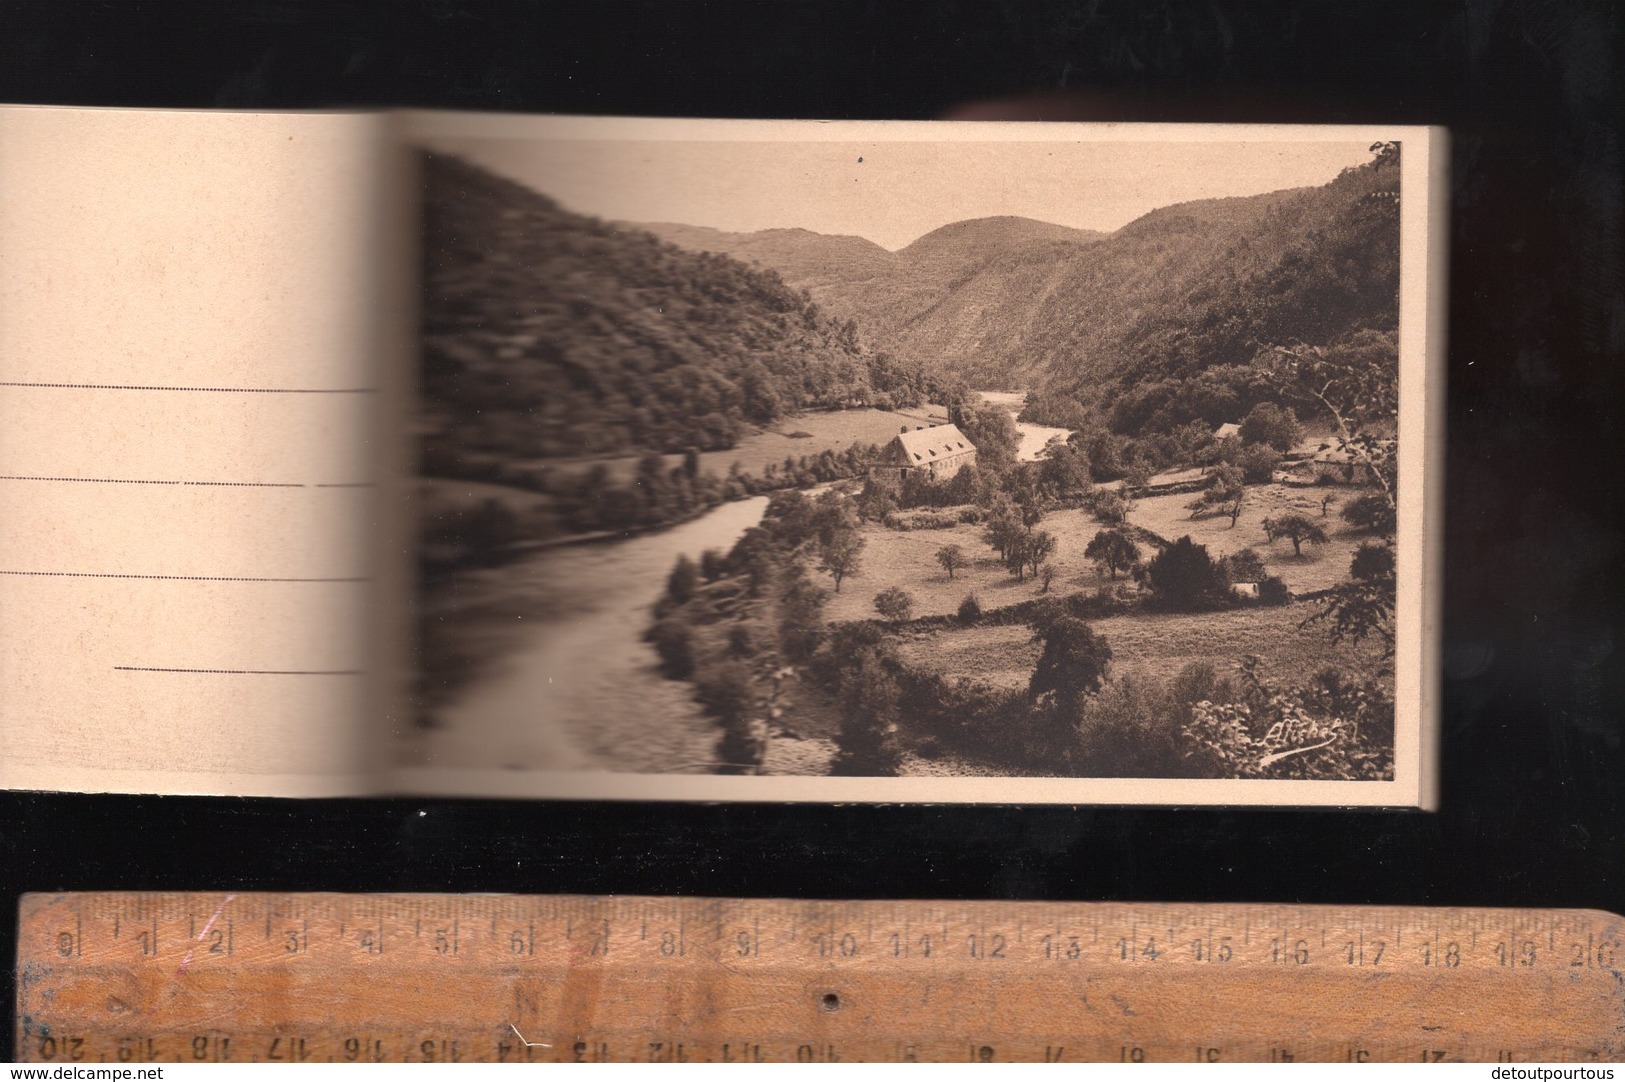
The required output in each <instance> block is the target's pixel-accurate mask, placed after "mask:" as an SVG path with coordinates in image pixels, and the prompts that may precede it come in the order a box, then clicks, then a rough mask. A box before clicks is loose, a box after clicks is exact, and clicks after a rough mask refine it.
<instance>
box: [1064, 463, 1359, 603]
mask: <svg viewBox="0 0 1625 1082" xmlns="http://www.w3.org/2000/svg"><path fill="white" fill-rule="evenodd" d="M1366 491H1368V490H1366V489H1363V488H1356V487H1353V486H1346V485H1338V486H1334V487H1328V488H1319V487H1317V488H1293V487H1289V486H1287V485H1279V484H1274V485H1248V486H1247V501H1246V503H1244V504H1242V507H1241V516H1240V517H1239V518H1238V519H1237V520H1236V524H1235V526H1234V527H1232V526H1231V525H1230V516H1229V515H1220V514H1204V515H1203V516H1202V517H1200V518H1192V517H1191V512H1190V509H1189V507H1188V506H1187V505H1188V504H1189V503H1190V502H1191V501H1192V500H1193V499H1195V496H1194V495H1192V494H1190V493H1185V494H1178V495H1168V496H1147V497H1142V498H1140V499H1137V500H1135V501H1134V508H1133V510H1131V511H1130V512H1129V515H1128V520H1129V522H1131V523H1133V524H1134V525H1136V526H1143V527H1144V528H1145V529H1147V530H1150V531H1151V532H1152V533H1154V534H1156V535H1158V536H1159V537H1163V538H1166V539H1167V540H1169V541H1175V540H1178V539H1179V538H1181V537H1183V536H1185V535H1186V534H1189V535H1190V536H1191V540H1193V541H1195V542H1196V543H1197V544H1199V545H1206V546H1207V550H1208V554H1209V555H1211V556H1212V557H1213V558H1214V559H1218V558H1219V557H1220V556H1229V555H1232V554H1234V553H1237V552H1240V551H1241V550H1242V549H1244V548H1250V549H1252V550H1253V551H1254V552H1256V553H1258V555H1259V557H1260V558H1261V559H1262V560H1263V561H1264V569H1265V571H1266V572H1268V573H1269V574H1271V575H1279V576H1280V577H1281V579H1282V580H1283V581H1284V582H1285V583H1286V585H1287V589H1289V590H1291V591H1292V592H1293V593H1295V594H1305V593H1309V592H1311V591H1314V590H1324V589H1327V588H1328V587H1331V586H1335V585H1337V584H1338V583H1339V582H1342V581H1344V580H1345V579H1347V578H1348V576H1349V561H1350V560H1351V559H1352V558H1353V556H1354V550H1355V549H1357V548H1359V546H1360V542H1362V541H1367V540H1370V538H1371V535H1370V534H1369V533H1367V532H1366V531H1364V530H1358V529H1353V528H1351V527H1349V525H1348V524H1347V523H1345V522H1344V521H1343V519H1342V517H1341V515H1340V511H1341V510H1342V508H1343V506H1344V505H1345V504H1346V503H1348V502H1349V501H1350V500H1353V499H1355V498H1356V497H1358V496H1360V495H1362V494H1363V493H1365V492H1366ZM1327 495H1335V496H1336V497H1337V502H1336V503H1333V504H1332V505H1331V506H1330V507H1329V508H1327V511H1326V515H1325V517H1322V516H1321V512H1320V501H1321V499H1322V497H1324V496H1327ZM1293 512H1296V513H1298V514H1301V515H1303V516H1304V517H1306V518H1308V519H1309V520H1310V521H1311V522H1313V523H1314V524H1315V525H1317V526H1319V527H1320V528H1321V529H1323V530H1325V531H1326V534H1327V536H1328V538H1329V539H1330V540H1329V541H1328V542H1327V543H1326V544H1324V545H1312V544H1310V543H1309V542H1307V541H1305V542H1304V544H1303V554H1302V555H1299V556H1295V555H1293V553H1292V542H1291V541H1288V540H1287V539H1286V538H1281V539H1280V540H1277V541H1273V542H1272V541H1270V540H1269V539H1268V538H1267V537H1266V536H1265V535H1264V520H1265V519H1266V518H1272V517H1273V518H1279V517H1281V516H1282V515H1285V514H1289V513H1293ZM1048 521H1049V520H1048V519H1046V520H1045V522H1046V526H1045V528H1046V529H1047V528H1048V526H1047V523H1048ZM1090 536H1093V535H1092V534H1091V535H1090ZM1086 543H1087V542H1086Z"/></svg>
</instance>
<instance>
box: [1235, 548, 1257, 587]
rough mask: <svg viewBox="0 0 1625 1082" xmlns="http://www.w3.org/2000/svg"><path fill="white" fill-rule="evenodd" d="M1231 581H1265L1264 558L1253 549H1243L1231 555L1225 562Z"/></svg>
mask: <svg viewBox="0 0 1625 1082" xmlns="http://www.w3.org/2000/svg"><path fill="white" fill-rule="evenodd" d="M1225 567H1226V570H1227V571H1228V572H1229V575H1230V581H1231V582H1263V581H1264V560H1263V557H1261V556H1259V555H1258V553H1256V552H1254V551H1253V550H1252V549H1242V550H1241V551H1240V552H1237V553H1234V554H1232V555H1231V557H1230V558H1229V560H1228V561H1226V564H1225Z"/></svg>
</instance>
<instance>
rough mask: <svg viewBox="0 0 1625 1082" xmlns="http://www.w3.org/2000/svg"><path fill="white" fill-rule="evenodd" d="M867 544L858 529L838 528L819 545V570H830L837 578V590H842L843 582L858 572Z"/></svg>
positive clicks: (837, 591) (838, 591)
mask: <svg viewBox="0 0 1625 1082" xmlns="http://www.w3.org/2000/svg"><path fill="white" fill-rule="evenodd" d="M865 544H867V542H866V541H864V539H863V537H862V535H860V534H859V533H858V532H857V531H856V530H850V529H847V530H838V531H836V532H835V533H834V534H833V535H831V537H830V539H829V540H828V541H826V542H823V543H821V544H820V545H819V546H818V557H819V560H818V570H820V571H824V572H828V573H829V574H830V575H831V576H832V577H833V578H834V579H835V592H836V593H840V592H841V582H842V580H844V579H846V578H847V577H849V576H851V575H856V574H857V573H858V567H859V563H860V560H859V557H860V556H861V555H862V553H863V547H864V545H865Z"/></svg>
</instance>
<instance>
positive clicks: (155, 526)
mask: <svg viewBox="0 0 1625 1082" xmlns="http://www.w3.org/2000/svg"><path fill="white" fill-rule="evenodd" d="M382 130H383V129H382V122H381V121H380V120H378V119H376V118H370V117H361V116H345V115H292V114H289V115H274V114H251V113H229V112H163V111H124V110H100V109H98V110H85V109H59V108H13V109H6V110H4V111H0V493H3V494H4V496H3V506H4V515H3V518H0V786H4V787H6V788H31V789H46V790H83V791H116V792H161V793H215V794H263V795H276V796H307V795H309V796H314V795H324V794H338V793H357V792H364V791H368V790H370V789H371V788H372V783H371V781H370V779H369V756H368V752H367V741H366V740H365V738H364V737H365V731H364V729H363V727H362V725H361V721H362V719H363V717H364V716H365V713H366V710H367V706H366V704H367V703H368V702H369V701H372V700H371V699H370V693H369V686H370V684H369V682H370V680H371V679H372V677H371V676H370V673H371V671H372V669H373V666H372V665H371V663H370V659H369V650H370V648H371V638H370V636H369V634H368V631H369V629H368V627H367V625H366V620H367V614H368V613H369V612H371V611H374V610H375V609H376V608H377V605H376V598H375V595H374V593H373V591H374V589H375V583H374V582H373V581H372V563H373V561H372V560H371V559H370V557H369V551H370V547H369V546H370V544H371V542H370V536H371V535H370V532H369V531H370V526H371V523H372V520H373V519H374V517H375V511H376V508H375V506H374V501H375V500H376V499H377V491H376V487H375V485H374V472H375V470H374V458H373V455H374V452H375V447H374V442H375V441H374V440H373V438H372V436H371V435H370V433H371V432H372V430H373V413H374V410H375V408H376V402H375V397H376V395H375V390H376V388H375V384H376V379H375V362H376V360H377V356H376V354H377V347H378V341H379V335H378V330H377V328H378V326H379V325H380V324H381V323H382V322H383V321H384V320H385V318H386V316H387V314H388V313H387V312H386V308H387V304H386V303H385V302H384V299H383V297H382V295H381V292H380V285H379V281H380V280H379V277H378V275H377V274H376V273H375V270H376V263H377V258H378V253H379V252H380V251H381V250H382V247H381V244H380V236H379V234H380V229H381V224H380V223H381V214H382V208H383V204H382V202H381V200H380V199H379V197H378V185H379V180H380V169H379V168H378V156H379V154H380V153H381V151H382V149H383V139H382V134H381V133H382Z"/></svg>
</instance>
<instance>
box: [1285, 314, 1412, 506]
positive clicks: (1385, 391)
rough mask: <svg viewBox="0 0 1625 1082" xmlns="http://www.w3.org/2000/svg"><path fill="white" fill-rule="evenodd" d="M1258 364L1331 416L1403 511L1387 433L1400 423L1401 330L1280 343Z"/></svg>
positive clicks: (1344, 441)
mask: <svg viewBox="0 0 1625 1082" xmlns="http://www.w3.org/2000/svg"><path fill="white" fill-rule="evenodd" d="M1257 367H1258V368H1259V370H1260V371H1261V372H1264V373H1265V374H1267V376H1268V377H1269V378H1270V379H1271V380H1272V381H1273V382H1274V383H1275V384H1276V385H1277V386H1278V387H1279V388H1280V389H1281V390H1282V391H1283V393H1286V394H1288V395H1291V396H1294V397H1296V398H1298V399H1299V400H1301V401H1303V402H1305V403H1307V404H1309V405H1311V406H1312V407H1313V408H1316V409H1319V410H1323V411H1324V412H1325V413H1326V414H1327V415H1328V416H1330V417H1331V419H1332V421H1333V423H1334V424H1336V426H1337V445H1338V448H1339V449H1340V450H1342V451H1345V452H1347V453H1348V454H1349V455H1350V456H1351V457H1352V458H1353V459H1354V460H1355V461H1357V462H1360V463H1361V464H1363V465H1364V466H1366V468H1367V469H1368V470H1369V471H1370V473H1371V475H1372V477H1373V478H1374V479H1375V480H1376V482H1377V487H1378V489H1379V491H1380V493H1381V495H1382V498H1383V499H1384V500H1385V501H1386V502H1387V503H1388V506H1389V507H1390V508H1392V509H1394V510H1395V513H1396V514H1397V510H1398V506H1399V504H1398V495H1397V484H1396V482H1397V476H1396V474H1397V468H1396V467H1397V463H1396V462H1395V460H1394V455H1393V442H1392V440H1390V439H1386V438H1384V435H1385V434H1386V433H1390V432H1393V431H1395V430H1397V428H1398V423H1399V339H1398V335H1397V334H1395V332H1393V331H1375V330H1364V331H1358V332H1356V333H1354V334H1352V335H1349V336H1348V337H1346V338H1343V339H1340V340H1339V341H1337V342H1335V343H1333V344H1332V345H1330V346H1310V345H1304V344H1301V343H1300V344H1298V345H1294V346H1277V347H1275V348H1274V349H1273V350H1272V351H1270V354H1269V356H1268V357H1267V358H1265V359H1264V360H1263V363H1261V364H1259V365H1258V366H1257Z"/></svg>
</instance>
